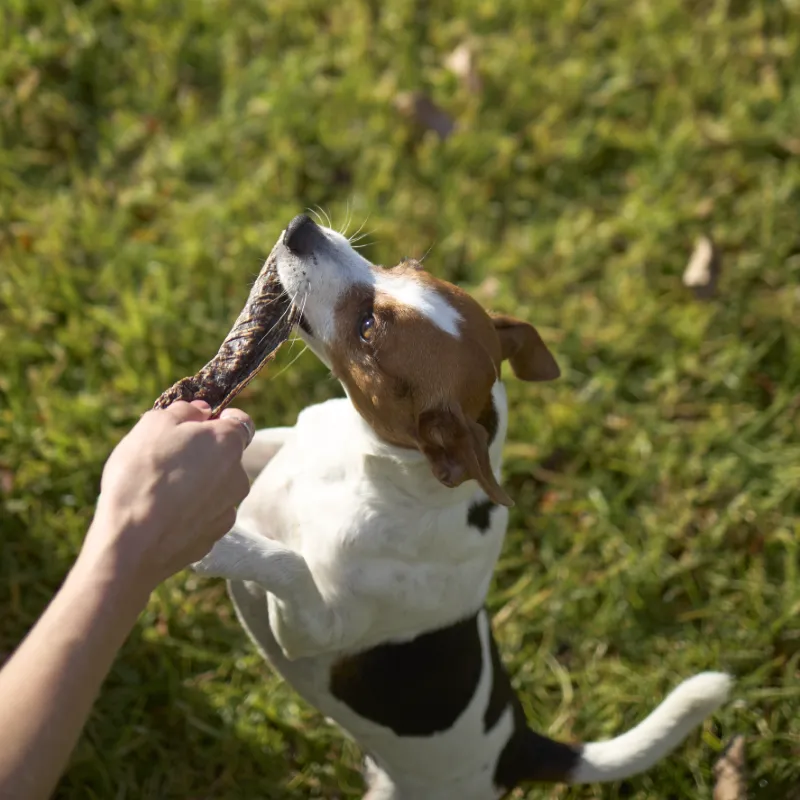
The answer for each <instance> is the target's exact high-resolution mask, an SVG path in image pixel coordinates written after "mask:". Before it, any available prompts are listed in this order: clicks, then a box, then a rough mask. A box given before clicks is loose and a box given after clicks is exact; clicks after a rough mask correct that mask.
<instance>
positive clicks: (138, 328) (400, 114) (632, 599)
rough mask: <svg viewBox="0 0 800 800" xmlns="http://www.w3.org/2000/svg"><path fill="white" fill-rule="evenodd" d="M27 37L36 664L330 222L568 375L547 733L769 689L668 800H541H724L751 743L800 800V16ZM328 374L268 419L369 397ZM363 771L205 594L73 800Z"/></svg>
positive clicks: (27, 607) (275, 14)
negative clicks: (512, 322)
mask: <svg viewBox="0 0 800 800" xmlns="http://www.w3.org/2000/svg"><path fill="white" fill-rule="evenodd" d="M0 23H2V26H3V27H2V32H1V33H0V534H1V535H2V546H1V549H0V654H2V655H7V654H8V653H9V652H10V651H11V650H12V649H13V648H14V646H15V645H16V643H17V642H18V641H19V639H20V638H21V637H22V635H23V634H24V632H25V631H26V630H27V629H28V627H29V626H30V625H31V624H32V623H33V622H34V620H35V619H36V617H37V615H38V614H39V613H40V612H41V610H42V609H43V607H44V605H45V604H46V602H47V601H48V599H49V598H50V597H51V596H52V593H53V592H54V590H55V589H56V588H57V586H58V585H59V583H60V581H61V580H62V578H63V576H64V574H65V572H66V570H67V569H68V567H69V564H70V563H71V561H72V559H73V558H74V555H75V553H76V551H77V548H78V547H79V545H80V542H81V540H82V537H83V534H84V532H85V530H86V527H87V524H88V522H89V520H90V518H91V513H92V507H93V503H94V501H95V498H96V495H97V492H98V485H99V475H100V471H101V467H102V464H103V462H104V460H105V458H106V457H107V455H108V453H109V452H110V450H111V448H112V447H113V445H114V444H115V443H116V441H118V439H119V438H120V437H121V436H122V435H123V434H124V433H125V432H126V431H127V430H128V428H129V427H130V426H131V425H132V424H133V423H134V422H135V420H136V419H137V418H138V416H139V414H141V413H142V412H143V411H144V410H146V409H147V408H149V407H150V406H151V404H152V403H153V401H154V400H155V398H156V397H157V396H158V395H159V393H160V392H161V391H163V390H164V389H165V388H167V387H168V386H170V385H171V384H172V383H173V382H174V381H175V380H176V379H178V378H180V377H183V376H184V375H189V374H192V373H193V372H195V371H196V370H197V369H198V368H199V367H200V366H202V364H204V363H205V361H207V360H208V359H209V358H210V357H211V356H212V355H213V354H214V353H215V352H216V349H217V347H218V346H219V344H220V343H221V341H222V339H223V337H224V335H225V334H226V333H227V331H228V329H229V327H230V325H231V324H232V322H233V320H234V319H235V317H236V315H237V313H238V311H239V310H240V308H241V306H242V305H243V303H244V301H245V299H246V296H247V293H248V289H249V285H250V283H251V282H252V280H253V278H254V277H255V275H256V274H257V273H258V270H259V268H260V266H261V264H262V263H263V260H264V258H265V257H266V255H267V254H268V252H269V251H270V249H271V247H272V245H273V243H274V241H275V239H276V237H277V236H278V234H279V233H280V231H281V230H282V229H283V228H284V227H285V225H286V223H287V221H288V220H289V219H291V217H292V216H294V215H295V214H297V213H299V212H302V211H304V210H305V209H306V208H317V207H319V209H320V213H326V214H328V215H330V218H331V219H332V222H333V225H334V226H335V227H337V228H344V229H346V230H347V231H348V232H350V233H352V232H354V231H355V230H356V229H357V228H358V227H359V226H362V228H361V231H362V233H366V234H367V235H366V237H365V238H364V239H363V240H362V241H361V244H364V245H365V247H364V249H363V250H362V252H363V253H364V254H365V255H366V256H367V257H368V258H370V259H371V260H373V261H374V262H376V263H383V264H393V263H395V262H396V261H397V260H398V259H399V258H400V257H402V256H416V257H420V256H422V255H423V254H425V253H426V252H427V253H428V255H427V257H426V260H425V264H426V266H427V267H428V269H429V270H430V271H432V272H433V273H434V274H436V275H438V276H441V277H443V278H446V279H448V280H451V281H457V282H459V283H461V284H462V285H463V286H465V287H466V288H467V289H469V290H470V291H471V292H473V294H474V295H475V296H476V297H478V298H479V299H481V300H482V301H483V302H484V304H485V305H486V306H487V307H490V308H492V309H494V310H496V311H502V312H506V313H512V314H515V315H517V316H520V317H522V318H524V319H527V320H529V321H530V322H532V323H534V324H535V325H536V326H537V327H538V329H539V331H540V332H541V333H542V335H543V337H544V339H545V340H546V341H547V342H548V344H549V345H550V346H551V348H552V349H553V351H554V352H555V354H556V356H557V358H558V361H559V363H560V365H561V367H562V371H563V377H562V378H561V380H559V381H557V382H555V383H553V384H544V385H521V384H517V383H514V382H513V379H511V380H510V381H509V390H510V402H511V408H512V413H511V428H510V435H509V442H508V446H507V465H506V480H507V487H508V488H509V489H510V493H511V494H512V496H513V497H514V498H515V500H516V501H517V505H516V507H515V508H514V509H513V512H512V516H511V525H510V530H509V535H508V541H507V543H506V546H505V549H504V552H503V556H502V559H501V561H500V564H499V567H498V570H497V576H496V580H495V583H494V586H493V589H492V593H491V596H490V608H491V610H492V612H493V613H494V614H495V625H496V631H497V636H498V639H499V641H500V644H501V647H502V651H503V653H504V656H505V659H506V661H507V664H508V666H509V669H510V671H511V672H512V674H513V676H514V682H515V685H516V686H517V688H518V689H519V691H520V693H521V696H522V699H523V702H524V704H525V707H526V711H527V713H528V715H529V717H530V719H531V720H532V722H533V723H534V724H535V725H536V726H538V727H539V728H540V729H542V730H545V731H548V732H549V733H550V734H551V735H555V736H560V737H565V738H575V739H587V740H588V739H592V738H598V737H608V736H611V735H613V734H615V733H617V732H619V731H621V730H622V729H623V728H625V727H627V726H629V725H632V724H634V723H635V722H636V721H638V720H639V719H641V717H642V716H643V715H644V713H645V712H646V711H647V710H648V709H649V708H650V707H652V705H653V704H654V703H655V702H656V701H657V700H659V699H660V698H662V697H663V696H664V694H665V693H666V692H667V691H668V690H669V689H670V688H671V687H672V686H673V685H675V684H676V683H677V682H678V681H679V680H681V679H683V678H685V677H688V676H689V675H691V674H693V673H694V672H696V671H698V670H702V669H708V668H711V669H716V668H722V669H728V670H731V671H732V672H733V673H734V674H735V675H736V676H737V679H738V683H737V688H736V692H735V698H734V700H733V701H732V702H731V703H729V704H728V705H727V706H726V707H725V708H724V709H723V711H722V712H721V713H720V714H719V715H718V716H717V717H716V718H715V719H714V720H713V721H709V722H707V723H706V724H705V725H704V727H703V728H702V730H699V731H698V732H697V733H695V734H693V735H692V736H691V737H690V739H689V740H688V742H687V744H686V745H685V746H684V747H682V748H681V749H679V750H678V752H677V753H676V754H675V756H673V757H672V758H670V759H668V760H666V761H664V762H663V763H662V764H661V765H660V766H659V767H657V768H656V769H654V770H653V771H651V772H650V773H649V774H648V775H646V776H643V777H639V778H636V779H634V780H631V781H629V782H628V783H626V784H623V785H615V786H610V787H605V788H598V787H594V788H584V789H571V790H566V789H551V788H545V789H543V788H538V789H536V788H534V789H532V790H531V791H529V792H528V793H518V794H517V795H515V796H516V797H528V798H540V797H541V798H543V797H555V798H623V797H624V798H640V799H642V800H644V799H645V798H687V797H691V798H711V797H712V795H713V786H714V780H715V778H714V774H713V764H714V762H715V761H716V760H717V759H718V758H719V756H720V753H721V752H722V750H723V748H724V747H725V746H726V744H727V743H728V742H729V741H730V739H731V737H732V736H734V735H736V734H743V735H744V736H745V737H746V758H747V766H748V775H747V783H748V786H749V790H750V797H752V798H777V799H779V800H780V799H781V798H797V797H800V672H799V670H798V663H799V662H800V621H799V619H798V618H799V617H800V584H798V579H797V576H798V567H799V566H800V565H799V564H798V520H799V519H800V494H799V493H798V484H799V483H800V433H798V427H799V426H800V333H799V332H798V327H799V326H800V222H799V219H800V216H799V212H800V50H799V49H798V47H799V46H800V3H798V2H797V0H783V1H782V2H781V1H780V0H762V1H761V2H756V1H755V0H753V1H750V0H585V1H584V2H580V1H579V0H563V1H562V2H560V3H555V2H551V1H550V0H507V2H504V3H494V2H488V0H442V1H441V2H436V3H429V2H424V0H388V1H387V2H386V3H379V2H377V0H342V1H341V2H339V3H330V2H322V0H310V1H309V2H306V1H305V0H303V1H301V0H271V1H270V2H268V3H267V2H261V1H260V0H259V2H256V1H255V0H236V1H235V2H234V0H202V1H201V0H197V2H189V1H188V0H187V1H186V2H176V1H175V0H87V1H86V2H76V0H72V2H69V1H67V0H64V2H60V3H54V2H49V0H5V2H4V5H3V10H2V11H0ZM712 243H713V244H712ZM693 253H694V257H693ZM300 351H301V347H300V344H299V343H297V344H294V345H292V346H286V347H285V348H283V350H282V351H281V355H280V357H279V359H278V361H277V363H276V364H274V365H272V366H271V367H270V368H269V369H268V370H267V371H265V373H262V375H261V376H260V377H259V378H258V379H257V380H256V381H255V382H254V383H253V384H251V385H250V388H249V389H248V390H247V392H246V394H244V395H243V396H242V397H241V399H240V401H239V403H238V405H239V406H240V407H242V408H244V409H245V410H247V411H248V412H249V413H250V414H251V415H252V416H253V417H254V419H255V420H256V421H257V423H258V424H259V425H281V424H292V422H293V420H294V419H295V417H296V415H297V413H298V411H299V410H300V409H301V408H302V407H304V406H305V405H307V404H309V403H313V402H317V401H320V400H323V399H325V398H328V397H331V396H335V395H338V394H340V393H341V390H340V388H339V386H338V384H336V383H335V382H334V381H333V380H332V379H331V378H330V376H329V375H328V374H327V372H326V370H325V369H324V368H323V367H322V366H321V365H320V364H319V363H317V362H316V361H315V359H314V358H313V357H312V356H311V355H310V354H305V355H303V356H302V357H300V358H298V359H297V361H296V362H294V363H292V361H293V360H294V359H295V357H296V356H298V355H299V354H300ZM285 367H288V368H287V369H285V370H284V368H285ZM358 765H359V754H358V752H357V750H356V748H355V747H354V746H353V745H351V744H350V743H348V742H346V741H345V740H344V739H343V737H342V736H341V735H340V734H339V733H338V732H337V731H336V730H334V729H333V728H331V727H329V726H328V725H327V724H326V723H325V722H324V720H323V719H322V718H321V717H320V716H319V715H318V714H316V713H315V712H314V711H313V710H312V709H310V708H309V707H307V706H306V705H305V704H304V703H302V702H301V701H300V700H299V699H298V698H297V697H296V696H295V695H294V694H293V693H292V692H291V691H290V690H288V689H287V688H286V687H285V686H283V685H282V684H281V683H280V682H278V681H277V680H276V679H275V677H274V676H273V675H272V673H271V672H270V670H269V668H268V667H267V666H266V665H264V664H263V663H262V661H261V659H260V658H259V656H257V655H256V653H255V652H254V651H253V649H252V648H251V646H250V645H249V643H248V642H247V641H246V639H245V636H244V634H243V633H242V631H241V630H240V629H239V627H238V625H237V624H236V622H235V620H234V618H233V615H232V610H231V606H230V604H229V602H228V600H227V598H226V596H225V592H224V587H223V585H222V584H221V582H219V581H211V580H200V579H197V578H195V577H193V576H191V575H188V574H182V575H179V576H177V577H175V578H174V579H172V580H171V581H170V582H169V583H168V584H166V585H165V586H163V587H162V588H161V589H160V590H159V591H158V592H157V593H156V594H155V595H154V596H153V598H152V601H151V603H150V605H149V607H148V610H147V612H146V613H145V614H144V615H143V617H142V619H141V621H140V624H139V626H138V628H137V630H136V631H135V633H134V635H133V636H132V638H131V640H130V641H129V642H128V644H127V645H126V647H125V649H124V652H123V653H122V655H121V657H120V659H119V660H118V662H117V664H116V666H115V668H114V670H113V673H112V675H111V677H110V678H109V680H108V682H107V685H106V688H105V691H104V693H103V695H102V698H101V700H100V702H99V703H98V705H97V707H96V710H95V712H94V714H93V717H92V720H91V723H90V725H89V726H88V728H87V731H86V734H85V736H84V737H83V740H82V742H81V745H80V747H79V748H78V750H77V752H76V754H75V757H74V760H73V763H72V766H71V768H70V770H69V772H68V774H67V775H66V776H65V778H64V779H63V781H62V784H61V787H60V789H59V792H58V794H57V797H59V798H75V800H77V799H78V798H80V800H85V799H86V798H98V799H99V800H109V799H111V798H114V800H141V799H148V800H149V799H151V798H152V799H153V800H156V799H159V800H160V799H161V798H176V800H177V799H178V798H180V800H186V798H193V799H194V800H201V798H202V799H205V798H209V799H211V798H215V799H216V798H219V799H220V800H222V799H225V800H251V799H252V798H256V797H263V798H274V800H284V798H306V797H316V798H356V797H360V791H361V787H362V785H361V779H360V776H359V772H358ZM720 797H721V796H720Z"/></svg>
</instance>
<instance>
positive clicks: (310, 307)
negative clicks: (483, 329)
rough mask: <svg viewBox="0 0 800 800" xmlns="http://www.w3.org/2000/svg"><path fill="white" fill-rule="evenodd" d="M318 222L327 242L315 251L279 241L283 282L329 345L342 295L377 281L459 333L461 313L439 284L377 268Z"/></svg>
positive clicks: (383, 289)
mask: <svg viewBox="0 0 800 800" xmlns="http://www.w3.org/2000/svg"><path fill="white" fill-rule="evenodd" d="M317 227H318V228H319V230H320V231H321V232H322V234H323V237H324V246H322V247H321V248H320V249H319V251H318V252H316V253H314V255H313V256H305V257H304V256H297V255H295V254H294V253H292V252H291V251H290V250H289V249H288V248H287V247H285V246H284V245H283V244H282V241H279V242H278V244H277V245H276V248H279V252H278V256H279V257H278V274H279V275H280V278H281V282H282V283H283V285H284V288H285V289H286V291H287V292H288V293H289V295H290V296H292V298H294V299H295V301H296V303H297V305H298V306H302V307H303V309H304V313H305V315H306V317H307V318H308V321H309V322H310V324H311V327H312V329H313V330H314V336H315V338H317V339H319V340H321V342H323V343H324V344H325V345H328V344H330V342H331V341H332V340H333V338H334V331H335V327H336V326H335V320H334V318H333V309H334V308H335V307H336V303H337V301H338V299H339V298H340V297H341V296H342V294H343V293H344V292H346V291H347V290H348V289H349V288H351V287H352V286H354V285H358V284H363V285H369V286H374V287H375V289H376V290H378V291H380V292H383V293H384V294H387V295H389V296H390V297H391V298H392V299H393V300H394V302H396V303H398V304H400V305H404V306H406V307H408V308H413V309H414V310H416V311H417V312H418V313H419V314H421V315H422V316H424V317H425V318H426V319H428V320H430V321H431V322H432V323H433V324H434V325H436V326H437V327H438V328H440V329H441V330H443V331H445V332H446V333H449V334H450V335H451V336H456V337H457V336H458V335H459V328H460V323H461V322H462V318H461V315H460V314H459V313H458V311H456V309H454V308H453V307H452V306H451V305H450V303H448V302H447V299H446V298H445V297H443V296H442V295H441V294H439V293H438V292H437V291H436V290H435V289H433V288H431V287H430V286H426V285H425V284H424V283H422V282H421V281H418V280H415V279H414V278H413V276H410V275H396V274H393V273H391V272H387V271H384V270H380V269H378V268H376V267H374V266H373V265H372V264H370V262H369V261H367V260H366V259H365V258H363V257H362V256H361V255H359V253H357V252H356V251H355V250H353V248H352V247H351V246H350V243H349V242H348V241H347V239H345V237H344V236H342V235H341V234H340V233H337V232H336V231H334V230H331V229H330V228H324V227H322V226H317ZM282 238H283V236H281V239H282ZM304 338H308V337H304ZM309 344H310V346H311V347H312V350H313V351H314V353H315V354H316V355H317V356H319V357H320V358H322V360H323V361H325V362H326V363H327V361H328V359H327V358H326V357H325V354H324V353H323V352H320V349H319V348H318V347H314V344H315V343H314V342H309Z"/></svg>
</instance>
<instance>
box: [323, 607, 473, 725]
mask: <svg viewBox="0 0 800 800" xmlns="http://www.w3.org/2000/svg"><path fill="white" fill-rule="evenodd" d="M481 663H482V660H481V642H480V636H479V632H478V615H477V614H475V615H474V616H471V617H469V618H467V619H465V620H463V621H461V622H457V623H455V624H453V625H450V626H448V627H446V628H441V629H439V630H435V631H431V632H429V633H423V634H421V635H420V636H417V637H416V639H412V640H411V641H410V642H402V643H396V644H395V643H389V644H382V645H379V646H377V647H373V648H372V649H370V650H366V651H365V652H363V653H358V654H356V655H351V656H345V657H344V658H341V659H339V660H338V661H337V662H336V663H335V664H334V665H333V667H332V668H331V674H330V690H331V693H332V694H333V696H334V697H336V698H337V699H338V700H340V701H341V702H343V703H345V704H347V705H348V706H349V707H350V708H351V709H353V711H355V712H356V713H357V714H360V715H361V716H362V717H365V718H366V719H368V720H371V721H372V722H376V723H378V724H379V725H384V726H386V727H387V728H391V730H393V731H394V732H395V733H396V734H397V735H398V736H430V735H431V734H434V733H439V732H441V731H446V730H447V729H448V728H450V727H451V726H452V724H453V723H454V722H455V721H456V719H458V717H459V716H460V715H461V713H462V712H463V711H464V709H465V708H466V706H467V705H468V703H469V702H470V700H471V699H472V697H473V695H474V694H475V689H476V688H477V685H478V681H479V680H480V677H481Z"/></svg>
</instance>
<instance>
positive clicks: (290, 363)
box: [273, 345, 308, 378]
mask: <svg viewBox="0 0 800 800" xmlns="http://www.w3.org/2000/svg"><path fill="white" fill-rule="evenodd" d="M306 350H308V345H306V346H305V347H304V348H303V349H302V350H301V351H300V352H299V353H298V354H297V355H296V356H295V357H294V358H293V359H292V360H291V361H290V362H289V363H288V364H287V365H286V366H285V367H284V368H283V369H282V370H280V371H279V372H277V373H276V374H275V375H274V376H273V377H274V378H277V377H279V376H281V375H283V373H284V372H286V370H287V369H289V367H291V366H292V365H293V364H294V363H295V361H297V359H298V358H300V356H302V355H303V354H304V353H305V352H306Z"/></svg>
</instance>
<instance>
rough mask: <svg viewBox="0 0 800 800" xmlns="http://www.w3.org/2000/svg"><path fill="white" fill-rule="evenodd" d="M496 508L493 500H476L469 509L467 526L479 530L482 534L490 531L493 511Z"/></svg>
mask: <svg viewBox="0 0 800 800" xmlns="http://www.w3.org/2000/svg"><path fill="white" fill-rule="evenodd" d="M495 507H496V505H495V503H493V502H492V501H491V500H476V501H475V502H474V503H472V505H470V507H469V508H468V509H467V525H469V526H470V527H472V528H477V529H478V530H479V531H480V532H481V533H486V531H488V530H489V524H490V523H491V516H492V510H493V509H494V508H495Z"/></svg>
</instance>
